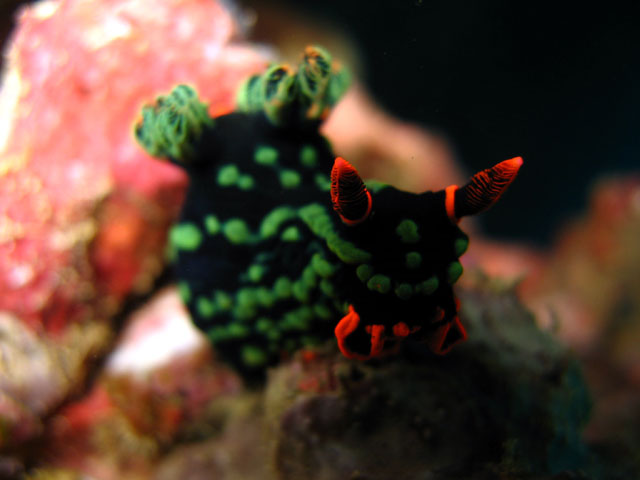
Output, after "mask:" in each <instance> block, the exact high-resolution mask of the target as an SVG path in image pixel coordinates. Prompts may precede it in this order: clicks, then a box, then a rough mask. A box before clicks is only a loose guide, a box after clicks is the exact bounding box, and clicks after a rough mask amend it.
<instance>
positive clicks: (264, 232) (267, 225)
mask: <svg viewBox="0 0 640 480" xmlns="http://www.w3.org/2000/svg"><path fill="white" fill-rule="evenodd" d="M296 216H297V213H296V211H295V210H294V209H293V208H291V207H289V206H284V207H278V208H274V209H273V210H271V211H270V212H269V213H268V214H267V215H266V216H265V217H264V219H263V220H262V223H261V224H260V236H261V237H262V238H267V237H270V236H271V235H275V234H276V233H277V232H278V230H279V228H280V225H282V223H283V222H286V221H287V220H290V219H292V218H295V217H296Z"/></svg>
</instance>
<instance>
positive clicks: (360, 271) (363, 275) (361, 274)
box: [356, 263, 373, 283]
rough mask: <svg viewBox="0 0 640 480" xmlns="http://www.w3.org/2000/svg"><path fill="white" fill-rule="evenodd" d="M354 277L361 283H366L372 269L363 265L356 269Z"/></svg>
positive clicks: (371, 273)
mask: <svg viewBox="0 0 640 480" xmlns="http://www.w3.org/2000/svg"><path fill="white" fill-rule="evenodd" d="M356 275H357V276H358V278H359V279H360V281H361V282H362V283H366V282H367V281H368V280H369V279H370V278H371V277H372V276H373V267H372V266H371V265H367V264H366V263H363V264H362V265H358V268H356Z"/></svg>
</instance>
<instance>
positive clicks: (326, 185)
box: [313, 173, 331, 192]
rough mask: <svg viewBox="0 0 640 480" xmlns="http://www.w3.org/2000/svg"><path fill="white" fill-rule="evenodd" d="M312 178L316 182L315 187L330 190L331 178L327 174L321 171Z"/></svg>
mask: <svg viewBox="0 0 640 480" xmlns="http://www.w3.org/2000/svg"><path fill="white" fill-rule="evenodd" d="M313 180H314V181H315V182H316V187H318V188H319V189H320V190H322V191H323V192H328V191H329V190H331V180H329V177H328V176H327V175H324V174H322V173H317V174H316V176H315V177H313Z"/></svg>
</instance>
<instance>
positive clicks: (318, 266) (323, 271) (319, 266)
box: [311, 253, 336, 278]
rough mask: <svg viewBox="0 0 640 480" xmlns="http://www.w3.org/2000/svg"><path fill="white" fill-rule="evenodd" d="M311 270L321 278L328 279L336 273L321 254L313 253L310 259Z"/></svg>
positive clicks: (334, 268) (333, 267)
mask: <svg viewBox="0 0 640 480" xmlns="http://www.w3.org/2000/svg"><path fill="white" fill-rule="evenodd" d="M311 266H312V267H313V270H314V271H315V272H316V273H317V274H318V276H320V277H322V278H328V277H330V276H331V275H333V274H334V273H335V271H336V267H335V266H334V265H332V264H331V263H329V262H328V261H327V260H325V259H324V257H323V256H322V254H321V253H314V254H313V256H312V257H311Z"/></svg>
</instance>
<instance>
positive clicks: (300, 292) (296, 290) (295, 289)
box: [291, 280, 309, 303]
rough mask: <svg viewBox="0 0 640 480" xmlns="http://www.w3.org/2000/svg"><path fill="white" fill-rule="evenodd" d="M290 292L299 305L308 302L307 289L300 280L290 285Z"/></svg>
mask: <svg viewBox="0 0 640 480" xmlns="http://www.w3.org/2000/svg"><path fill="white" fill-rule="evenodd" d="M291 292H292V293H293V296H294V297H295V299H296V300H298V301H299V302H301V303H307V302H308V301H309V289H308V287H307V285H305V283H304V282H303V281H302V280H297V281H295V282H293V284H292V285H291Z"/></svg>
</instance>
